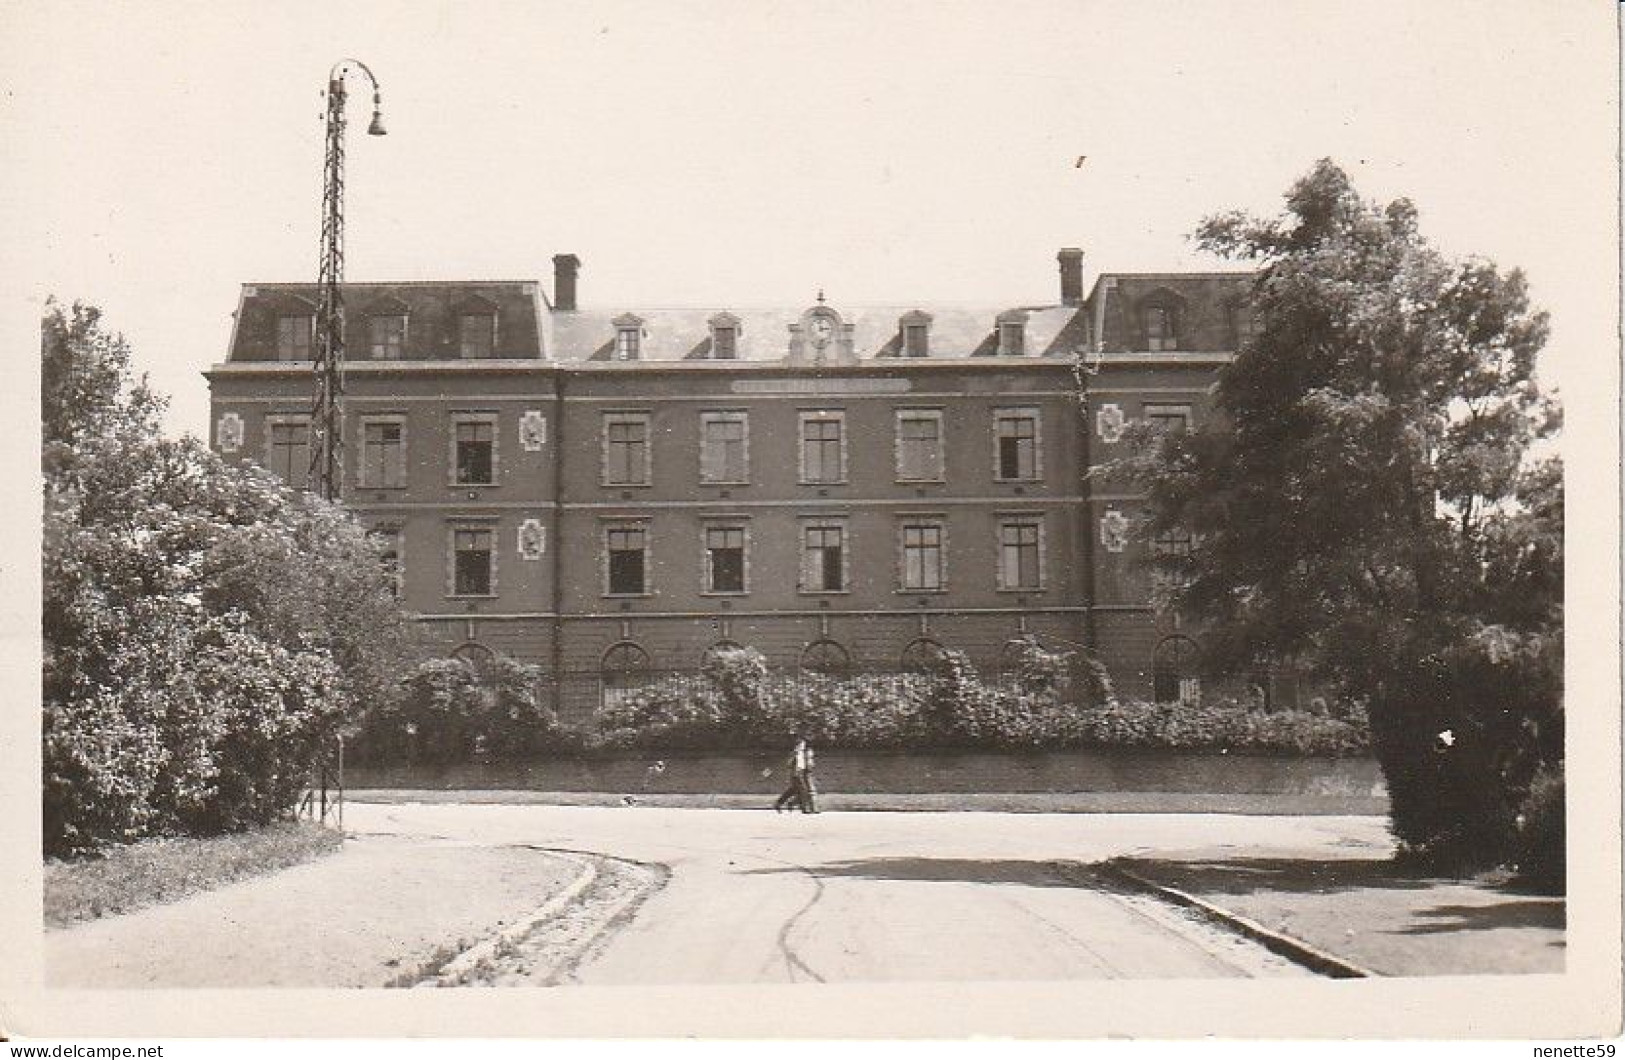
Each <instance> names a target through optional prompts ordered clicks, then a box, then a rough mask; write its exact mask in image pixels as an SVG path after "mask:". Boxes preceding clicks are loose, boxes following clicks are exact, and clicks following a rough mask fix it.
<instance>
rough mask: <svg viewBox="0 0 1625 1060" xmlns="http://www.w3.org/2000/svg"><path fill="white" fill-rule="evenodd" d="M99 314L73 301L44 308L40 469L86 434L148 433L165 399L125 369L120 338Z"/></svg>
mask: <svg viewBox="0 0 1625 1060" xmlns="http://www.w3.org/2000/svg"><path fill="white" fill-rule="evenodd" d="M101 317H102V312H101V310H100V309H97V308H96V307H95V306H87V305H84V304H83V303H81V302H75V303H74V304H73V307H72V308H71V309H64V308H63V307H62V305H61V304H60V303H59V302H57V301H56V300H55V299H51V300H49V301H48V302H47V303H46V306H45V318H44V320H43V322H42V324H41V327H40V420H41V437H42V439H43V441H44V456H45V459H46V470H47V471H49V470H50V469H51V466H52V458H53V457H56V458H62V457H64V456H66V455H68V453H69V452H70V451H71V447H72V446H73V444H74V443H75V442H76V441H77V440H78V439H79V438H81V437H82V436H84V435H87V434H102V433H109V432H113V433H135V434H146V435H153V434H156V433H157V431H158V419H159V417H160V416H162V415H163V411H164V408H165V406H166V405H167V402H166V401H165V400H164V398H162V397H161V396H159V395H158V394H156V393H154V392H153V391H152V390H151V389H150V388H149V387H148V386H147V380H146V377H145V376H142V377H140V378H139V379H138V378H136V377H135V376H134V374H133V373H132V371H131V368H130V346H129V344H128V343H127V342H125V341H124V336H123V335H119V334H109V333H108V332H107V331H106V330H104V329H103V328H102V325H101Z"/></svg>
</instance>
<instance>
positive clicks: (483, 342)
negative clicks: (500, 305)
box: [401, 295, 497, 361]
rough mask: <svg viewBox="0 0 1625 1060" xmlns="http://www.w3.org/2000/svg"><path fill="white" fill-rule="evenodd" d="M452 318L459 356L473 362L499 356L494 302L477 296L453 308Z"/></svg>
mask: <svg viewBox="0 0 1625 1060" xmlns="http://www.w3.org/2000/svg"><path fill="white" fill-rule="evenodd" d="M401 308H403V309H404V308H405V307H404V306H403V307H401ZM452 317H453V319H454V320H455V325H454V326H455V327H456V329H457V330H456V340H457V356H459V357H461V358H462V359H463V360H469V361H472V360H480V359H483V358H489V357H495V356H496V355H497V352H496V351H497V307H496V304H495V303H494V302H491V301H489V300H488V299H485V298H481V297H479V296H478V295H476V296H474V297H471V298H468V299H465V300H464V301H462V302H460V303H458V304H457V305H455V306H453V307H452Z"/></svg>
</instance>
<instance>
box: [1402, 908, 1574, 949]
mask: <svg viewBox="0 0 1625 1060" xmlns="http://www.w3.org/2000/svg"><path fill="white" fill-rule="evenodd" d="M1416 915H1417V916H1419V917H1427V918H1430V919H1432V920H1434V921H1435V922H1434V923H1431V924H1417V925H1416V926H1414V927H1408V928H1406V929H1405V934H1407V935H1438V934H1443V933H1445V932H1450V931H1488V930H1490V929H1492V928H1521V927H1539V928H1555V929H1557V930H1559V931H1561V930H1563V928H1564V927H1566V926H1567V920H1566V918H1565V916H1564V912H1563V903H1562V901H1560V900H1558V899H1552V898H1548V899H1544V900H1542V899H1534V900H1531V901H1526V902H1502V903H1501V904H1499V905H1441V906H1438V907H1436V908H1433V909H1423V910H1420V911H1419V912H1418V913H1417V914H1416ZM1554 945H1556V943H1554Z"/></svg>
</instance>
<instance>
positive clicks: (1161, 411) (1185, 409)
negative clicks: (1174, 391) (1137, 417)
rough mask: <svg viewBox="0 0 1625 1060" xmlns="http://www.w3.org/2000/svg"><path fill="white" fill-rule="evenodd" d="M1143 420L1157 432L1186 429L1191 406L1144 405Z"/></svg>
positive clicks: (1188, 427) (1189, 420) (1188, 425)
mask: <svg viewBox="0 0 1625 1060" xmlns="http://www.w3.org/2000/svg"><path fill="white" fill-rule="evenodd" d="M1145 422H1146V423H1148V424H1150V425H1151V427H1152V428H1153V429H1155V430H1156V431H1158V432H1168V431H1184V430H1188V429H1190V425H1191V407H1190V406H1189V405H1146V406H1145Z"/></svg>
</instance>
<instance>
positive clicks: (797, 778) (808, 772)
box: [773, 736, 818, 813]
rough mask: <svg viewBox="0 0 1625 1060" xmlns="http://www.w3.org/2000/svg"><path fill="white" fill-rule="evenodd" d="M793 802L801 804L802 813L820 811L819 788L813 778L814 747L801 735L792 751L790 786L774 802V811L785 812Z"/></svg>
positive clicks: (796, 739)
mask: <svg viewBox="0 0 1625 1060" xmlns="http://www.w3.org/2000/svg"><path fill="white" fill-rule="evenodd" d="M791 802H795V803H796V804H797V805H799V806H800V807H801V812H802V813H817V812H818V788H817V785H816V783H815V782H814V780H813V749H812V745H810V744H809V743H807V741H806V740H803V739H802V738H801V737H800V736H797V737H796V738H795V747H794V749H792V750H791V752H790V786H789V787H787V788H785V789H784V794H782V795H780V796H779V797H778V801H776V802H774V803H773V812H775V813H783V812H784V809H785V807H786V806H788V805H789V804H790V803H791Z"/></svg>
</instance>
